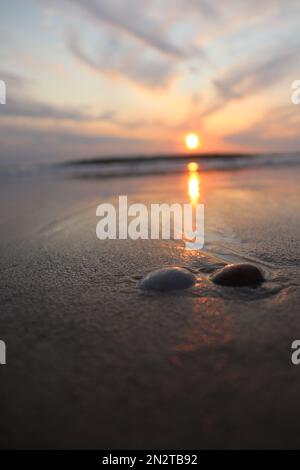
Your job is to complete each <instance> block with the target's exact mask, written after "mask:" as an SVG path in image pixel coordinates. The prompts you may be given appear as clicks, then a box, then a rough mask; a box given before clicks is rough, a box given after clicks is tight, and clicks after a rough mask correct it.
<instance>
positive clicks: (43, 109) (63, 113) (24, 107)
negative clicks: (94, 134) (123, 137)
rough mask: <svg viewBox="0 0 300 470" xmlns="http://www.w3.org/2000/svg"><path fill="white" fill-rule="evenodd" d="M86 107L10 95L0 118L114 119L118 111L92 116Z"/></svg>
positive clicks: (1, 110) (0, 110)
mask: <svg viewBox="0 0 300 470" xmlns="http://www.w3.org/2000/svg"><path fill="white" fill-rule="evenodd" d="M85 108H86V107H80V108H78V107H77V108H76V107H73V108H71V107H69V108H67V107H65V108H63V107H61V108H59V107H56V106H53V105H51V104H48V103H42V102H39V101H34V100H30V99H28V98H25V99H24V98H19V97H17V96H16V95H10V96H9V97H8V98H7V102H6V105H5V106H2V107H1V109H0V118H1V117H2V118H5V117H11V116H15V117H25V118H33V119H58V120H70V121H114V120H115V119H116V112H115V111H113V110H108V111H105V112H103V113H101V114H99V115H96V116H92V115H91V114H88V113H87V112H86V111H85Z"/></svg>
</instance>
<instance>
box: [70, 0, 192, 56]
mask: <svg viewBox="0 0 300 470" xmlns="http://www.w3.org/2000/svg"><path fill="white" fill-rule="evenodd" d="M72 3H73V4H74V3H76V4H77V5H79V6H80V7H81V9H82V10H84V11H85V13H87V14H88V15H89V17H90V18H92V19H93V20H94V21H97V22H98V23H99V22H100V23H101V24H103V23H104V24H107V25H109V26H111V27H113V28H115V29H117V30H118V31H120V32H124V33H126V34H129V35H130V36H133V37H134V38H136V39H138V40H139V41H141V42H143V43H144V44H146V45H147V46H150V47H152V48H153V49H155V50H157V51H159V52H161V53H163V54H166V55H168V56H172V57H175V58H183V57H184V56H185V53H184V52H183V51H182V50H181V49H180V48H179V47H177V46H176V45H175V44H173V43H172V42H171V41H170V40H169V39H168V38H167V36H166V34H165V32H164V31H162V30H161V28H160V26H159V23H158V22H156V21H155V20H154V19H152V18H149V17H147V16H146V15H145V6H144V5H143V3H142V2H135V1H134V2H133V1H130V0H114V1H113V2H112V1H107V0H97V1H96V0H72ZM146 8H147V4H146Z"/></svg>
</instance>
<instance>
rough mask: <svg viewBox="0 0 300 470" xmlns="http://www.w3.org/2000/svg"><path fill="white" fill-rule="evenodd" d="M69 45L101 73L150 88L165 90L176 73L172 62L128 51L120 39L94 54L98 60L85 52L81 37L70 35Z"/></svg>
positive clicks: (82, 60) (80, 57) (77, 55)
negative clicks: (123, 78)
mask: <svg viewBox="0 0 300 470" xmlns="http://www.w3.org/2000/svg"><path fill="white" fill-rule="evenodd" d="M68 42H69V48H70V50H71V52H72V53H73V55H74V56H75V57H76V58H77V59H78V60H80V61H81V62H82V63H83V64H85V65H87V66H89V67H90V68H92V69H93V70H95V71H96V72H97V73H104V74H107V75H110V76H111V75H113V76H118V77H126V78H128V79H129V80H131V81H133V82H135V83H137V84H138V85H143V86H145V87H149V88H163V87H165V86H166V85H168V84H169V83H170V81H171V80H172V78H174V76H175V74H176V73H175V72H176V68H175V67H176V66H175V64H174V62H173V61H172V60H167V59H165V58H163V59H162V58H159V57H153V56H149V55H147V54H146V53H144V54H137V53H136V51H135V50H132V49H130V48H129V49H128V48H127V49H126V50H124V45H123V46H122V44H120V43H119V42H118V41H117V40H114V41H109V42H107V43H106V44H105V45H102V47H101V49H100V48H99V51H98V53H97V54H95V53H94V54H93V56H94V57H92V56H91V54H88V53H87V52H85V51H84V50H83V47H82V46H81V44H80V41H79V37H78V35H76V34H74V33H73V34H72V35H70V36H69V41H68ZM95 55H96V57H95Z"/></svg>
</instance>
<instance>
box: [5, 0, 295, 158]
mask: <svg viewBox="0 0 300 470" xmlns="http://www.w3.org/2000/svg"><path fill="white" fill-rule="evenodd" d="M299 29H300V2H299V0H295V1H294V0H289V1H287V2H283V1H282V0H264V1H261V0H26V2H25V1H24V0H2V1H1V3H0V80H2V81H4V82H5V84H6V104H0V142H1V145H0V161H5V162H6V161H11V162H27V161H38V162H43V161H45V162H48V161H61V160H70V159H76V158H90V157H96V156H109V155H140V154H143V155H144V154H156V153H167V154H168V153H170V154H171V153H174V152H175V153H182V152H184V151H185V148H184V137H185V135H186V134H188V133H190V132H196V133H198V134H199V135H200V137H201V140H202V148H201V151H202V152H273V151H275V152H285V151H297V150H300V132H299V131H300V106H296V105H293V104H292V102H291V84H292V82H293V81H294V80H297V79H300V36H299Z"/></svg>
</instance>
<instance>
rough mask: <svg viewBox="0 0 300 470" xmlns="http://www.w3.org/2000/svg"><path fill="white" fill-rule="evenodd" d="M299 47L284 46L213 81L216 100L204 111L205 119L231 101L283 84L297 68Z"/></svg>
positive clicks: (236, 66) (234, 68) (236, 67)
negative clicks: (267, 56) (268, 56)
mask: <svg viewBox="0 0 300 470" xmlns="http://www.w3.org/2000/svg"><path fill="white" fill-rule="evenodd" d="M298 55H299V46H297V47H295V46H294V47H290V48H289V47H285V48H284V49H282V50H280V51H279V52H278V51H275V52H273V57H271V58H268V59H267V60H265V61H260V62H258V61H257V58H255V61H254V60H249V61H248V62H245V63H244V64H242V65H239V64H235V65H234V67H233V68H232V70H231V71H229V72H228V73H227V74H224V75H223V77H221V78H220V79H213V80H212V84H213V86H214V88H215V90H216V94H215V97H214V98H213V99H212V100H211V103H210V104H209V106H208V107H207V108H206V109H205V110H204V111H203V113H202V117H204V116H208V115H210V114H212V113H214V112H216V111H219V110H221V109H222V108H223V107H224V106H226V105H227V104H228V103H229V102H231V101H233V100H236V99H241V98H244V97H248V96H250V95H254V94H255V93H258V92H260V91H262V90H264V89H267V88H269V87H271V86H273V85H275V84H276V83H278V82H280V81H281V80H282V79H284V78H285V77H286V76H287V73H289V72H290V71H291V70H293V69H296V67H297V58H298Z"/></svg>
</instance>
